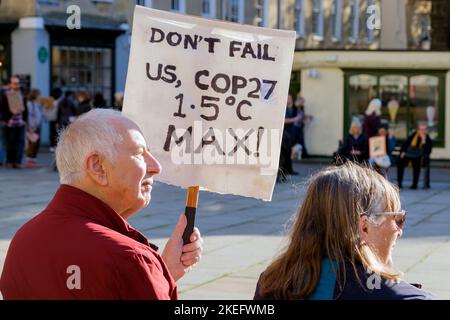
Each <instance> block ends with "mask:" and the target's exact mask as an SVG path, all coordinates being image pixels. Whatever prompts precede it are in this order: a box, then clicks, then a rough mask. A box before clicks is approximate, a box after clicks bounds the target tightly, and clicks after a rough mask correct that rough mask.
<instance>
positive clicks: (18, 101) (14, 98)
mask: <svg viewBox="0 0 450 320" xmlns="http://www.w3.org/2000/svg"><path fill="white" fill-rule="evenodd" d="M6 99H8V107H9V111H10V112H11V113H12V114H18V113H22V112H24V111H25V106H24V104H23V97H22V94H21V93H20V92H19V91H12V90H11V91H7V92H6Z"/></svg>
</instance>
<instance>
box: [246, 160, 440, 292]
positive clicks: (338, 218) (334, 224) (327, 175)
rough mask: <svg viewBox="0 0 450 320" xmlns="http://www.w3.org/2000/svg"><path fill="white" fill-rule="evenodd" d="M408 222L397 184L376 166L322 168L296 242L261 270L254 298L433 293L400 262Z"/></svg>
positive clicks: (295, 228) (294, 233) (294, 230)
mask: <svg viewBox="0 0 450 320" xmlns="http://www.w3.org/2000/svg"><path fill="white" fill-rule="evenodd" d="M405 222H406V212H405V211H404V210H402V209H401V202H400V196H399V193H398V189H396V187H395V186H394V185H392V184H391V183H390V182H389V181H387V180H386V179H384V178H383V177H382V176H381V175H380V174H378V173H376V172H375V171H374V170H372V169H370V168H364V167H361V166H359V165H357V164H354V163H352V162H347V163H345V164H344V165H342V166H337V167H336V166H334V167H328V168H325V169H322V170H321V171H319V172H318V173H316V174H315V175H314V176H313V177H312V178H311V179H310V182H309V186H308V189H307V191H306V194H305V197H304V200H303V203H302V205H301V206H300V207H299V208H298V210H297V214H296V215H295V220H294V221H293V224H292V227H291V230H290V234H289V238H288V239H289V240H288V241H289V242H288V244H287V246H286V248H285V249H284V250H283V251H282V253H281V254H280V255H279V256H278V257H277V258H275V260H274V261H273V262H272V263H271V264H270V265H269V266H268V267H267V269H266V270H265V271H264V272H263V273H262V274H261V276H260V278H259V281H258V283H257V286H256V290H255V296H254V299H257V300H274V299H280V300H294V299H308V300H413V299H418V300H419V299H420V300H424V299H432V298H433V296H432V295H431V294H430V293H428V292H426V291H423V290H421V289H419V288H418V286H420V285H412V284H409V283H407V282H405V281H403V280H402V277H403V274H402V272H400V271H399V270H398V269H397V268H396V267H395V266H394V263H393V257H392V254H393V249H394V246H395V244H396V242H397V240H398V239H399V238H400V237H401V236H402V234H403V229H404V227H405Z"/></svg>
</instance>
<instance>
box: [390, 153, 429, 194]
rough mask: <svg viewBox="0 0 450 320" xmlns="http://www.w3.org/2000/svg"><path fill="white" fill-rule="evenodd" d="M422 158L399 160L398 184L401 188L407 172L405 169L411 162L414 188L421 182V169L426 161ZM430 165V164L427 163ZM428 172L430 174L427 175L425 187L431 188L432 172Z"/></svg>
mask: <svg viewBox="0 0 450 320" xmlns="http://www.w3.org/2000/svg"><path fill="white" fill-rule="evenodd" d="M422 159H423V158H422V157H418V158H407V157H403V158H398V161H397V182H398V185H399V186H402V184H403V174H404V172H405V167H406V166H407V165H408V163H409V162H410V161H411V163H412V167H413V184H412V185H413V186H414V187H417V184H418V182H419V176H420V167H421V165H422V161H425V159H423V160H422ZM426 164H427V165H428V163H426ZM427 167H428V166H427ZM426 171H428V174H427V173H426V177H425V186H426V187H429V184H430V171H429V170H426ZM427 176H428V180H427Z"/></svg>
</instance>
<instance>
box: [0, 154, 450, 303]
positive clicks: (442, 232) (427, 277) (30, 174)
mask: <svg viewBox="0 0 450 320" xmlns="http://www.w3.org/2000/svg"><path fill="white" fill-rule="evenodd" d="M39 161H40V163H41V164H42V165H43V167H41V168H38V169H22V170H12V169H5V168H3V167H1V168H0V185H1V188H0V270H1V269H2V268H3V263H4V259H5V256H6V251H7V248H8V245H9V242H10V240H11V238H12V237H13V235H14V233H15V232H16V231H17V229H18V228H19V227H20V226H21V225H22V224H24V223H25V222H26V221H28V220H29V219H30V218H32V217H34V216H35V215H36V214H37V213H39V212H40V211H41V210H42V209H43V208H44V207H45V206H46V204H47V203H48V202H49V200H50V199H51V198H52V196H53V194H54V192H55V190H56V189H57V187H58V178H57V173H56V172H54V171H53V170H52V168H51V162H52V154H51V153H48V152H43V153H42V154H40V156H39ZM322 166H323V164H321V163H314V162H312V161H308V163H298V164H295V170H296V171H299V172H300V175H299V176H296V177H290V179H289V180H288V182H287V183H283V184H277V185H276V187H275V191H274V196H273V200H272V202H264V201H259V200H255V199H250V198H244V197H239V196H230V195H219V194H213V193H208V192H201V193H200V198H199V208H198V213H197V226H198V227H199V228H200V230H201V232H202V234H203V238H204V240H205V243H204V254H203V259H202V261H201V262H200V263H199V265H198V266H197V267H196V268H195V269H194V270H193V271H192V272H191V273H190V274H188V275H186V276H185V277H184V278H183V279H182V280H180V281H179V291H180V298H181V299H251V298H252V297H253V293H254V289H255V285H256V282H257V279H258V277H259V274H260V273H261V272H262V271H263V270H264V268H265V267H266V266H267V264H268V263H269V262H270V261H271V259H272V258H273V257H274V255H275V254H277V253H278V252H279V251H280V250H281V248H282V245H283V235H284V234H285V231H286V227H287V225H288V224H287V223H288V221H289V218H290V217H291V216H292V214H294V213H295V210H296V207H297V205H298V204H299V203H300V201H301V200H302V197H303V194H304V187H305V181H306V178H307V177H308V176H309V175H310V174H311V173H312V172H314V171H316V170H318V169H320V168H321V167H322ZM407 171H408V172H407V174H406V181H405V183H404V185H405V186H409V184H410V183H411V180H410V178H411V176H410V174H411V173H410V172H409V171H411V169H407ZM394 173H395V168H393V169H391V172H390V174H394ZM431 186H432V188H431V189H430V190H421V189H419V190H409V189H406V188H405V190H404V191H402V193H401V196H402V201H403V207H404V208H405V210H407V212H408V219H407V224H406V228H405V230H404V234H403V238H402V239H400V240H399V241H398V243H397V246H396V248H395V254H394V258H395V259H394V262H395V264H396V266H397V267H398V268H399V269H401V270H402V271H404V272H405V279H406V280H407V281H410V282H414V283H422V285H423V288H424V289H426V290H428V291H431V292H433V293H434V294H435V295H436V297H437V298H439V299H450V277H449V276H448V272H449V270H450V242H449V240H450V169H448V168H432V169H431ZM184 206H185V191H184V190H182V189H181V188H177V187H173V186H168V185H165V184H162V183H155V186H154V188H153V191H152V202H151V204H150V206H149V207H147V208H145V209H144V210H142V211H140V212H138V213H137V214H135V215H134V216H133V217H132V218H130V221H129V222H130V223H131V224H132V225H133V226H134V227H136V228H137V229H139V230H141V231H142V232H143V233H144V234H145V235H146V236H147V237H148V238H149V239H150V241H151V242H153V243H155V244H157V245H158V246H159V247H160V251H162V248H163V246H164V243H165V241H166V239H167V238H168V236H169V235H170V234H171V231H172V229H173V227H174V226H175V224H176V222H177V219H178V215H179V214H180V213H181V212H183V210H184ZM30 250H32V248H30Z"/></svg>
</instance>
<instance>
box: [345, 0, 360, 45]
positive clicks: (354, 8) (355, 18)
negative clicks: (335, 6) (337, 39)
mask: <svg viewBox="0 0 450 320" xmlns="http://www.w3.org/2000/svg"><path fill="white" fill-rule="evenodd" d="M352 13H353V14H352ZM349 21H350V34H349V37H348V41H349V42H350V43H358V40H359V0H352V2H351V4H350V19H349Z"/></svg>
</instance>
